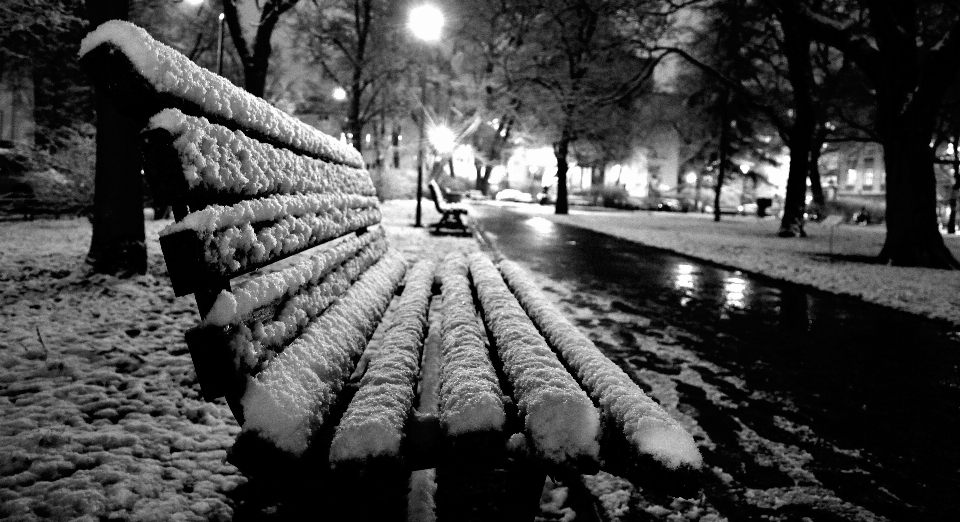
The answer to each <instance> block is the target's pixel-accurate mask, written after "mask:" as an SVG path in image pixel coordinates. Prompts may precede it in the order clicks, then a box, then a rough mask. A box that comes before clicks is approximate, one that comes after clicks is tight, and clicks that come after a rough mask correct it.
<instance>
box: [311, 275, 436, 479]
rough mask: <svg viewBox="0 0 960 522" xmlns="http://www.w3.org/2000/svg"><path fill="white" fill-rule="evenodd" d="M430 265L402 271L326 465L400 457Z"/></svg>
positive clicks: (423, 325) (423, 321)
mask: <svg viewBox="0 0 960 522" xmlns="http://www.w3.org/2000/svg"><path fill="white" fill-rule="evenodd" d="M435 269H436V264H435V263H434V262H432V261H429V260H424V261H420V262H419V263H417V264H416V265H415V266H414V267H413V268H412V269H411V270H410V271H408V272H407V279H406V285H405V288H404V291H403V295H401V296H400V302H399V305H398V306H397V308H396V310H395V311H394V313H393V314H392V315H391V318H390V326H389V328H388V329H387V331H386V332H385V333H384V337H383V339H382V342H381V344H380V348H379V350H378V351H377V353H376V354H375V355H374V356H373V359H372V360H371V361H370V364H369V366H368V367H367V371H366V373H364V374H363V377H362V378H361V380H360V390H359V391H358V392H357V394H356V395H355V396H354V397H353V400H352V401H351V402H350V405H349V407H348V408H347V411H346V413H345V414H344V416H343V419H342V420H341V421H340V424H339V425H338V426H337V430H336V434H335V436H334V438H333V442H332V443H331V444H330V462H331V463H332V464H334V465H336V464H337V463H343V462H351V461H352V462H361V461H364V460H366V459H369V458H374V457H381V456H390V457H397V456H398V455H399V454H400V445H401V443H402V442H403V435H404V425H405V424H406V421H407V417H408V416H409V414H410V407H411V405H412V403H413V395H414V388H415V387H416V379H417V372H418V370H419V366H420V351H421V349H422V347H423V338H424V335H425V333H426V327H427V307H428V305H429V304H430V295H431V288H432V286H433V273H434V271H435Z"/></svg>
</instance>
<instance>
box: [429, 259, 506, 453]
mask: <svg viewBox="0 0 960 522" xmlns="http://www.w3.org/2000/svg"><path fill="white" fill-rule="evenodd" d="M467 273H468V272H467V261H466V258H465V257H464V255H463V254H462V253H459V252H455V253H451V254H449V255H447V256H446V257H445V258H444V260H443V263H442V264H441V266H440V270H439V273H438V275H439V278H440V284H441V291H442V295H443V312H442V313H443V316H442V319H441V320H442V324H441V325H440V328H441V330H440V343H441V353H442V358H441V366H440V390H439V391H440V422H441V425H442V426H443V429H444V432H445V434H446V437H447V439H449V440H451V441H452V440H453V439H456V438H457V437H461V436H463V437H466V436H468V435H470V434H474V437H479V438H481V439H482V438H488V439H494V440H495V441H496V442H494V443H493V444H498V443H499V444H500V445H502V444H503V443H504V441H505V438H506V434H505V433H504V429H505V427H506V424H507V414H506V411H505V410H504V403H503V397H504V396H503V391H502V390H501V389H500V385H499V379H498V378H497V373H496V370H495V369H494V364H493V362H492V361H491V359H490V353H489V350H488V349H487V347H486V345H485V343H484V340H485V337H486V334H485V332H484V331H483V329H482V326H481V325H480V323H479V321H478V318H477V315H476V309H475V308H474V305H473V294H472V292H471V290H470V282H469V280H468V279H467ZM477 433H482V434H483V435H479V436H478V435H476V434H477ZM484 445H490V444H484Z"/></svg>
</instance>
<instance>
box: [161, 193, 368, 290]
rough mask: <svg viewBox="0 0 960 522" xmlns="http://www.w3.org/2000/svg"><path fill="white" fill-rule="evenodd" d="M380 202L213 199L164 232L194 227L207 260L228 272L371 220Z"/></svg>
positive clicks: (361, 199) (307, 197)
mask: <svg viewBox="0 0 960 522" xmlns="http://www.w3.org/2000/svg"><path fill="white" fill-rule="evenodd" d="M377 205H378V204H377V199H376V198H367V197H363V196H352V195H320V194H305V195H295V196H272V197H269V198H263V199H260V200H255V201H243V202H240V203H238V204H236V205H231V206H229V207H224V206H220V205H211V206H209V207H207V208H205V209H203V210H201V211H199V212H194V213H191V214H188V215H187V217H186V218H185V219H184V220H183V221H181V222H179V223H174V224H172V225H170V226H168V227H167V228H165V229H164V230H163V231H162V232H161V237H163V236H167V235H170V234H172V233H176V232H182V231H185V230H190V231H192V232H193V233H195V234H196V235H197V236H198V237H199V239H200V241H202V242H203V248H204V261H205V263H206V264H207V265H208V266H213V267H217V269H218V270H219V271H220V273H221V274H224V275H226V274H230V273H235V272H238V271H241V270H244V269H246V268H247V267H250V266H256V265H258V264H264V263H266V262H268V261H270V260H271V259H273V258H275V257H278V256H281V255H284V254H291V253H295V252H298V251H301V250H305V249H307V248H309V247H312V246H315V245H318V244H320V243H321V242H323V241H325V240H329V239H333V238H336V237H339V236H342V235H343V234H346V233H347V232H351V231H354V230H359V229H361V228H363V227H369V226H373V225H375V224H377V223H379V222H380V217H381V216H380V209H379V208H378V206H377ZM313 211H315V212H316V213H312V212H313ZM270 218H275V219H276V220H275V221H274V220H271V219H270ZM247 219H250V220H253V223H256V224H257V228H254V226H253V224H252V223H250V222H245V220H247ZM264 223H270V224H269V225H267V226H263V227H261V225H262V224H264ZM224 224H226V226H225V227H224V228H220V227H221V226H223V225H224Z"/></svg>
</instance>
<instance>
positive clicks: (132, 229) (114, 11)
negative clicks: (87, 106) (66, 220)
mask: <svg viewBox="0 0 960 522" xmlns="http://www.w3.org/2000/svg"><path fill="white" fill-rule="evenodd" d="M128 8H129V6H128V3H127V1H126V0H112V1H106V0H104V1H92V0H91V1H88V2H87V15H88V17H89V19H90V23H91V26H92V27H97V26H98V25H100V24H101V23H103V22H105V21H107V20H113V19H126V18H127V15H128ZM94 96H95V103H96V108H97V145H96V147H97V159H96V176H95V192H94V208H93V220H92V221H93V237H92V238H91V241H90V251H89V253H88V254H87V262H88V263H90V264H91V265H93V269H94V270H95V271H96V272H99V273H105V274H120V275H125V276H126V275H132V274H145V273H146V272H147V245H146V235H145V234H144V226H143V178H142V176H141V174H140V166H141V165H140V163H141V160H140V147H139V136H140V129H141V128H142V127H143V125H142V123H144V122H135V121H133V120H130V119H128V118H126V117H124V116H123V115H122V114H120V112H119V111H118V110H117V108H116V107H115V106H114V104H113V102H112V101H111V100H110V99H109V97H108V96H107V93H106V92H105V91H104V90H103V89H100V88H96V89H95V92H94Z"/></svg>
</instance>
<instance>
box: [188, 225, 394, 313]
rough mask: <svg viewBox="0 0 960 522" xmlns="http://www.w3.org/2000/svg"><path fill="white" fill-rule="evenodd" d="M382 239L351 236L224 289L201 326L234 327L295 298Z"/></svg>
mask: <svg viewBox="0 0 960 522" xmlns="http://www.w3.org/2000/svg"><path fill="white" fill-rule="evenodd" d="M384 237H385V234H384V231H383V229H382V228H378V229H376V230H372V231H368V232H365V233H363V234H361V235H359V236H355V237H351V238H349V239H347V240H345V241H343V242H342V243H339V244H338V245H336V246H334V247H333V248H331V249H329V250H325V251H323V252H319V253H317V254H315V255H312V256H310V257H308V258H307V259H304V260H301V261H299V262H298V263H296V264H295V265H293V266H289V267H286V268H284V269H283V270H279V271H277V272H273V273H270V274H264V275H263V276H261V277H257V278H252V279H249V280H247V281H244V282H243V283H241V284H240V285H238V286H237V288H234V289H233V290H232V291H227V290H224V291H222V292H220V295H218V296H217V300H216V301H215V302H214V303H213V306H212V307H211V308H210V311H209V312H208V313H207V316H206V317H205V318H204V320H203V322H204V324H212V325H217V326H226V325H228V324H236V323H239V322H240V319H241V318H242V317H244V316H246V315H249V314H250V313H251V312H253V311H254V310H256V309H257V308H260V307H262V306H266V305H267V304H270V303H272V302H274V301H275V300H277V299H279V298H281V297H282V296H284V295H286V296H293V295H296V294H297V293H298V292H299V290H300V289H301V288H302V287H304V286H308V285H316V284H318V283H319V281H320V280H321V279H323V278H324V277H326V276H327V274H329V273H330V272H332V271H333V270H334V269H335V268H337V267H338V266H339V265H341V264H342V263H343V262H344V261H345V260H346V259H347V258H349V257H352V256H354V255H356V253H357V252H358V251H360V250H361V249H362V248H363V247H365V246H367V245H369V244H370V243H371V242H373V241H376V240H380V239H383V238H384Z"/></svg>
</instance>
